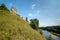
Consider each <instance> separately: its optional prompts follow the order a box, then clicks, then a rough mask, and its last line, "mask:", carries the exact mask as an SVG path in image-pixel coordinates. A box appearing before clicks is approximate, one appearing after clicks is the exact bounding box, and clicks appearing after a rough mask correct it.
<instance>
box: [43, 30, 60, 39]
mask: <svg viewBox="0 0 60 40" xmlns="http://www.w3.org/2000/svg"><path fill="white" fill-rule="evenodd" d="M43 35H44V36H45V37H49V36H51V38H52V40H60V38H59V37H57V36H55V35H53V34H50V33H49V32H48V31H44V30H43Z"/></svg>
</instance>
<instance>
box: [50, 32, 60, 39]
mask: <svg viewBox="0 0 60 40" xmlns="http://www.w3.org/2000/svg"><path fill="white" fill-rule="evenodd" d="M50 33H51V34H53V35H55V36H57V37H59V38H60V34H57V33H54V32H50Z"/></svg>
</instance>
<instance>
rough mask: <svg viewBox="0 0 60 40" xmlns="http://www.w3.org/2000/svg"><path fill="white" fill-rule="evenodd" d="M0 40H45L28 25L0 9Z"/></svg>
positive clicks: (19, 18) (21, 19)
mask: <svg viewBox="0 0 60 40" xmlns="http://www.w3.org/2000/svg"><path fill="white" fill-rule="evenodd" d="M0 40H46V39H45V37H43V36H42V35H40V33H39V32H37V31H36V30H33V29H32V28H31V27H30V25H29V23H28V22H27V21H25V20H24V19H23V18H21V17H20V16H18V15H13V14H12V13H10V12H9V11H8V10H5V9H3V10H1V9H0Z"/></svg>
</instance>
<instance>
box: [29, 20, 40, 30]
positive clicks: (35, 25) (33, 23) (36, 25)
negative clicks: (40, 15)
mask: <svg viewBox="0 0 60 40" xmlns="http://www.w3.org/2000/svg"><path fill="white" fill-rule="evenodd" d="M30 25H31V27H32V28H33V29H36V30H37V29H38V28H39V20H38V19H31V20H30Z"/></svg>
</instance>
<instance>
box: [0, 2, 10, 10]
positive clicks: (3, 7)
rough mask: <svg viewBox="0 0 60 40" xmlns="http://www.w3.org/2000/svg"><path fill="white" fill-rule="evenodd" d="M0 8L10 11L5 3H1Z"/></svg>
mask: <svg viewBox="0 0 60 40" xmlns="http://www.w3.org/2000/svg"><path fill="white" fill-rule="evenodd" d="M0 10H7V11H9V10H8V8H7V7H6V6H5V4H4V3H3V4H1V6H0Z"/></svg>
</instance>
